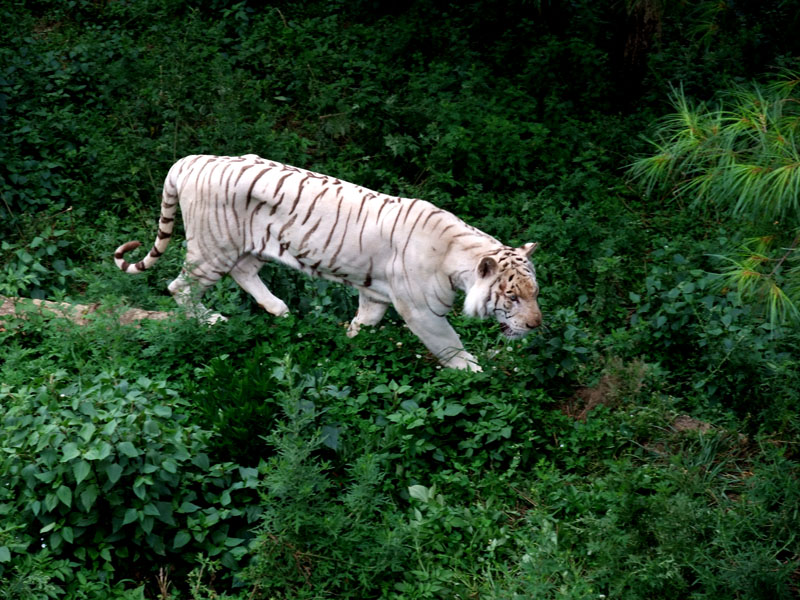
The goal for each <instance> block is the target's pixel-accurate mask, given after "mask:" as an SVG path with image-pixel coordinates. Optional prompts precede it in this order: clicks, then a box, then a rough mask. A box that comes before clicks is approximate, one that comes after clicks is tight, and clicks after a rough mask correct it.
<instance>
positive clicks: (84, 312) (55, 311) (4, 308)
mask: <svg viewBox="0 0 800 600" xmlns="http://www.w3.org/2000/svg"><path fill="white" fill-rule="evenodd" d="M99 309H100V304H70V303H69V302H52V301H50V300H36V299H29V298H16V297H7V296H0V318H2V317H4V316H6V315H11V316H19V317H24V316H25V314H26V313H30V312H32V311H33V312H37V313H39V314H41V315H49V316H52V317H56V318H63V319H69V320H70V321H72V322H73V323H77V324H78V325H86V323H88V322H89V321H88V319H87V316H88V315H91V314H93V313H96V312H97V311H98V310H99ZM171 314H172V313H169V312H165V311H160V310H142V309H141V308H129V309H128V310H126V311H125V312H123V313H122V314H121V315H119V323H120V324H121V325H129V324H131V323H136V322H137V321H141V320H143V319H154V320H158V321H160V320H163V319H166V318H168V317H169V316H170V315H171ZM2 330H3V328H2V325H0V331H2Z"/></svg>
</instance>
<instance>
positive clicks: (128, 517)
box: [122, 508, 139, 525]
mask: <svg viewBox="0 0 800 600" xmlns="http://www.w3.org/2000/svg"><path fill="white" fill-rule="evenodd" d="M138 518H139V515H138V513H137V512H136V509H135V508H129V509H128V510H126V511H125V517H124V518H123V519H122V524H123V525H128V524H129V523H133V522H134V521H136V520H137V519H138Z"/></svg>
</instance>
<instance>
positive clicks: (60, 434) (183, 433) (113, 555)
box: [0, 371, 260, 577]
mask: <svg viewBox="0 0 800 600" xmlns="http://www.w3.org/2000/svg"><path fill="white" fill-rule="evenodd" d="M65 377H66V373H65V372H63V371H56V372H55V373H54V374H53V375H52V377H51V379H50V381H49V382H48V383H47V384H46V385H43V386H41V387H35V388H29V387H17V388H9V387H7V386H4V388H3V389H2V395H0V401H2V405H3V410H4V418H3V428H2V433H0V447H2V448H3V454H2V464H0V472H2V473H3V481H4V485H3V487H2V490H0V513H2V514H3V515H5V516H10V515H14V516H15V518H16V520H17V523H19V530H18V531H17V534H18V536H19V538H20V540H21V541H20V542H18V543H17V544H16V545H15V546H14V548H15V550H14V551H13V552H12V553H10V554H8V553H9V552H10V551H11V548H10V547H9V546H4V547H3V548H5V551H6V553H7V558H9V559H10V560H11V561H12V562H13V561H17V560H21V559H22V558H23V557H24V556H25V554H26V553H27V552H28V551H29V550H31V549H34V548H36V547H42V546H44V547H46V548H47V549H48V550H49V551H50V552H51V553H52V554H53V555H54V556H69V557H71V559H72V560H74V561H77V562H78V563H79V564H83V565H86V566H87V567H91V568H93V569H98V570H101V571H109V572H113V573H114V575H115V577H120V576H123V577H124V576H126V575H132V574H134V573H136V571H137V569H138V568H139V566H138V565H141V564H150V563H151V562H152V561H156V560H159V559H158V558H157V557H159V556H160V557H163V558H162V559H161V560H166V561H168V562H172V563H173V564H175V565H176V566H178V567H180V566H182V564H183V562H184V561H183V559H182V558H181V556H182V555H186V554H191V553H194V552H203V553H205V554H207V555H209V556H212V557H219V558H220V559H221V560H222V562H223V564H225V565H226V566H227V567H229V568H231V567H233V566H235V564H236V562H237V560H238V559H240V558H241V557H242V556H243V555H244V554H245V553H246V551H247V539H248V538H249V537H250V536H249V534H248V533H247V530H248V527H249V524H251V523H253V522H254V521H255V520H256V519H257V517H258V514H259V512H260V508H259V505H258V504H257V503H256V497H255V494H254V492H253V491H252V490H253V489H254V488H255V486H256V484H257V480H258V477H257V474H256V472H255V470H253V469H246V468H243V467H239V466H237V465H235V464H232V463H212V462H211V459H210V458H209V456H208V454H207V453H206V448H207V445H208V441H207V439H208V433H207V432H206V431H203V430H202V429H200V428H199V427H198V426H196V425H192V424H191V423H189V422H188V421H187V419H186V417H185V416H183V415H182V414H181V411H182V410H185V403H184V402H183V401H181V400H180V399H179V398H178V397H177V396H176V394H175V392H173V391H172V390H170V389H169V387H168V386H167V385H166V383H164V382H163V381H151V380H148V379H145V378H139V379H138V380H136V381H135V382H130V381H128V380H127V379H126V378H125V373H124V372H121V373H103V374H101V375H99V376H97V377H95V378H93V380H91V381H88V382H86V384H76V383H67V384H65V383H62V381H63V379H64V378H65Z"/></svg>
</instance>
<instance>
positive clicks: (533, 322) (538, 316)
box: [525, 313, 542, 329]
mask: <svg viewBox="0 0 800 600" xmlns="http://www.w3.org/2000/svg"><path fill="white" fill-rule="evenodd" d="M541 324H542V313H537V314H535V315H534V316H533V319H531V320H530V321H528V322H527V323H525V325H526V326H527V328H528V329H533V328H534V327H538V326H539V325H541Z"/></svg>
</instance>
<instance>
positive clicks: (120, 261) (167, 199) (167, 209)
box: [114, 178, 178, 273]
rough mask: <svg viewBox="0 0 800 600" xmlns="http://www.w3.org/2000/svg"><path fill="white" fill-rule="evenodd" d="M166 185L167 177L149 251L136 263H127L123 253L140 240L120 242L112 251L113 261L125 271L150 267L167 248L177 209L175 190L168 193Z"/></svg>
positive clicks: (131, 248)
mask: <svg viewBox="0 0 800 600" xmlns="http://www.w3.org/2000/svg"><path fill="white" fill-rule="evenodd" d="M167 187H174V186H171V185H170V181H169V178H167V181H166V182H165V183H164V194H163V197H162V200H161V217H160V218H159V221H158V235H157V236H156V241H155V242H154V243H153V247H152V248H150V252H148V253H147V256H145V257H144V258H143V259H142V260H140V261H139V262H136V263H129V262H128V261H126V260H125V258H124V257H125V254H126V253H127V252H130V251H131V250H134V249H135V248H138V247H139V246H141V245H142V244H141V242H138V241H132V242H126V243H124V244H122V245H121V246H120V247H119V248H117V249H116V250H115V251H114V262H115V263H116V265H117V266H118V267H119V268H120V269H122V270H123V271H125V272H126V273H141V272H142V271H146V270H147V269H149V268H150V267H152V266H153V265H154V264H155V263H156V261H157V260H158V259H159V257H161V255H162V254H164V252H165V251H166V249H167V246H168V245H169V241H170V239H171V238H172V229H173V227H174V226H175V213H176V211H177V210H178V196H177V190H176V192H174V193H169V192H168V191H167Z"/></svg>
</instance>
